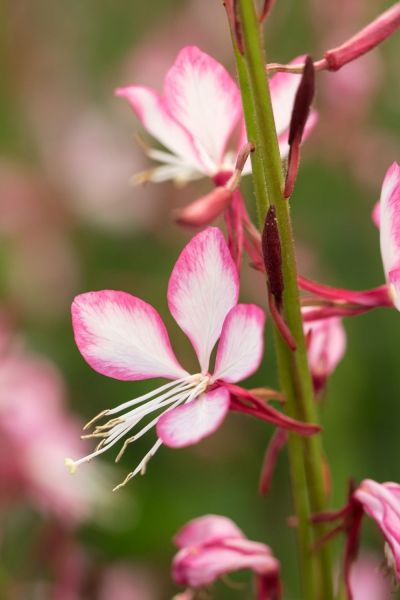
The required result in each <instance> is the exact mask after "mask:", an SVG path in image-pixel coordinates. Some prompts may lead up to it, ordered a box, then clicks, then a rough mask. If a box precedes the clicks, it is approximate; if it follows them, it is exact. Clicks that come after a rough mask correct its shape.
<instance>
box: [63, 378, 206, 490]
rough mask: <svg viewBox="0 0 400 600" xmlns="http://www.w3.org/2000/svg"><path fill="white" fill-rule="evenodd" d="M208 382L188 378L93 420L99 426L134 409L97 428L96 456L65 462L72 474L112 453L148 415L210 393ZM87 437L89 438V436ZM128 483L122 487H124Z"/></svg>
mask: <svg viewBox="0 0 400 600" xmlns="http://www.w3.org/2000/svg"><path fill="white" fill-rule="evenodd" d="M208 380H209V377H208V376H205V375H202V374H196V375H188V376H187V377H183V378H181V379H178V380H175V381H172V382H168V383H167V384H165V385H162V386H161V387H159V388H157V389H156V390H153V391H152V392H149V393H147V394H144V395H142V396H140V397H139V398H134V399H133V400H129V401H128V402H125V403H123V404H121V405H120V406H117V407H115V408H113V409H109V410H106V411H102V413H100V415H98V416H97V417H95V419H92V421H91V423H93V422H95V421H96V420H97V419H98V418H100V416H105V415H107V416H109V415H114V414H118V413H121V412H122V411H123V410H125V409H127V408H128V409H129V408H130V409H131V410H128V412H127V413H125V414H123V415H120V416H118V417H113V418H112V419H111V420H110V421H109V422H108V423H105V424H103V425H98V426H96V428H95V430H94V432H93V433H92V434H91V436H92V437H101V438H102V439H101V441H100V443H99V444H98V446H97V448H96V449H95V450H94V452H92V453H91V454H88V455H87V456H84V457H83V458H80V459H79V460H75V461H74V460H72V459H70V458H67V459H66V460H65V465H66V466H67V468H68V469H69V470H70V471H71V473H74V472H75V471H76V469H77V467H78V466H79V465H80V464H82V463H84V462H89V461H90V460H91V459H92V458H94V457H95V456H98V455H100V454H103V453H104V452H106V451H107V450H109V449H110V448H111V447H112V446H114V445H115V444H116V443H117V442H118V441H119V440H120V439H121V438H123V437H124V436H125V435H126V434H127V433H128V432H129V431H130V430H131V429H132V428H133V427H135V426H136V425H137V424H138V423H139V422H140V421H141V420H142V419H143V418H144V417H146V416H147V415H149V414H151V413H153V412H155V411H159V410H160V409H165V410H164V411H163V412H162V413H161V414H164V413H165V412H168V411H170V410H173V409H174V408H176V407H177V406H179V405H180V404H183V403H187V402H191V401H192V400H193V399H194V398H196V397H197V396H199V395H200V394H201V393H202V392H203V391H204V390H205V389H206V387H207V385H208ZM132 407H134V408H132ZM160 416H161V415H160V414H159V415H157V417H156V418H154V419H152V420H151V421H150V422H149V423H147V424H146V425H145V426H144V427H143V428H142V429H141V430H139V431H138V432H137V433H136V434H135V435H133V436H131V437H130V438H128V439H127V440H126V441H125V443H124V445H123V447H122V449H121V451H120V452H119V453H118V455H117V458H116V460H117V461H118V460H119V459H120V458H121V456H122V455H123V453H124V451H125V450H126V448H127V446H128V444H129V443H131V442H133V441H135V440H137V439H138V438H140V437H142V436H143V435H144V434H145V433H146V432H147V431H149V430H150V429H151V427H153V426H154V425H155V424H156V423H157V421H158V419H159V418H160ZM84 437H89V435H88V436H84ZM159 445H161V442H160V443H159V444H158V445H157V447H156V446H153V448H152V449H151V450H150V452H149V453H148V454H147V455H146V456H145V457H144V459H143V460H142V461H141V462H140V464H139V466H138V467H137V468H136V469H135V471H133V472H132V473H130V474H129V475H128V477H127V478H126V480H125V482H124V483H126V481H129V479H132V477H134V476H135V475H136V474H137V473H138V472H139V471H141V470H143V468H144V467H145V465H146V463H147V461H148V460H149V459H150V458H151V456H153V454H154V453H155V452H156V450H157V449H158V447H159ZM124 483H123V484H121V485H124ZM117 487H119V486H117Z"/></svg>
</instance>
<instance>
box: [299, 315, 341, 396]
mask: <svg viewBox="0 0 400 600" xmlns="http://www.w3.org/2000/svg"><path fill="white" fill-rule="evenodd" d="M309 310H310V309H309V308H307V309H303V314H306V313H307V311H309ZM304 334H305V336H306V340H307V353H308V363H309V365H310V371H311V375H312V378H313V383H314V389H315V390H316V391H320V390H321V389H322V388H323V387H324V386H325V383H326V381H327V379H328V377H329V376H330V375H331V373H333V371H334V370H335V369H336V367H337V365H338V363H339V362H340V361H341V360H342V358H343V356H344V353H345V351H346V332H345V329H344V327H343V323H342V320H341V319H340V318H338V317H331V318H328V319H320V320H318V321H311V322H310V321H306V322H305V323H304Z"/></svg>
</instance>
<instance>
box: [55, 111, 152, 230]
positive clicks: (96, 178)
mask: <svg viewBox="0 0 400 600" xmlns="http://www.w3.org/2000/svg"><path fill="white" fill-rule="evenodd" d="M49 161H50V164H49V168H51V169H52V176H53V178H54V180H55V183H56V184H57V185H58V186H60V184H61V185H62V187H63V189H64V190H66V191H67V194H68V202H69V208H70V209H71V208H72V209H73V210H74V211H75V212H76V213H77V214H78V215H79V216H80V217H81V218H83V219H85V220H86V221H89V222H91V223H94V224H95V225H98V226H100V227H106V228H107V229H114V230H118V231H123V230H125V229H126V230H128V229H129V231H130V232H132V228H136V229H139V228H143V227H146V226H148V225H149V224H151V223H153V222H154V221H155V219H156V215H157V212H158V211H159V208H160V202H161V201H162V200H161V199H157V197H156V196H155V194H154V191H153V190H152V188H151V187H142V188H141V189H140V190H137V191H136V192H135V194H134V196H133V194H132V186H130V185H129V179H130V178H131V176H132V173H133V172H134V171H135V170H138V169H141V168H143V166H144V164H143V162H144V158H143V155H142V152H141V150H140V148H139V147H138V146H137V147H133V148H132V143H131V139H130V138H129V136H126V138H125V137H124V135H123V134H122V132H120V131H119V127H118V123H112V121H111V118H110V119H107V118H106V116H105V114H104V113H103V112H102V111H101V110H99V109H96V108H95V107H90V106H89V107H88V106H84V107H83V108H82V110H81V111H80V112H79V115H74V117H72V118H70V119H69V121H68V124H67V125H66V131H65V132H64V134H63V136H62V140H61V144H60V145H59V147H58V149H57V148H56V149H54V151H53V152H52V154H51V155H50V156H49Z"/></svg>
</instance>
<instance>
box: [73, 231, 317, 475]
mask: <svg viewBox="0 0 400 600" xmlns="http://www.w3.org/2000/svg"><path fill="white" fill-rule="evenodd" d="M238 295H239V278H238V273H237V270H236V267H235V265H234V263H233V260H232V258H231V255H230V253H229V250H228V247H227V245H226V243H225V240H224V237H223V235H222V233H221V231H220V230H219V229H216V228H212V227H210V228H208V229H206V230H204V231H203V232H201V233H199V234H198V235H196V236H195V237H194V238H193V239H192V240H191V241H190V242H189V243H188V245H187V246H186V247H185V248H184V250H183V252H182V253H181V255H180V256H179V258H178V260H177V262H176V264H175V267H174V269H173V271H172V274H171V277H170V280H169V285H168V295H167V300H168V306H169V309H170V311H171V313H172V316H173V317H174V318H175V320H176V322H177V323H178V325H179V326H180V328H181V329H182V330H183V331H184V332H185V334H186V335H187V336H188V338H189V339H190V341H191V343H192V345H193V348H194V350H195V353H196V355H197V358H198V360H199V369H198V371H197V372H196V373H194V374H190V373H188V372H187V371H186V370H185V369H184V368H183V367H182V366H181V365H180V364H179V362H178V360H177V359H176V357H175V354H174V352H173V350H172V347H171V343H170V340H169V337H168V333H167V330H166V328H165V326H164V324H163V322H162V320H161V317H160V316H159V314H158V313H157V311H156V310H155V309H154V308H153V307H152V306H151V305H150V304H147V303H146V302H144V301H143V300H140V299H139V298H137V297H135V296H131V295H130V294H127V293H125V292H117V291H112V290H104V291H100V292H88V293H86V294H81V295H80V296H77V298H76V299H75V300H74V303H73V305H72V321H73V328H74V333H75V340H76V343H77V345H78V348H79V350H80V352H81V354H82V356H83V357H84V359H85V360H86V362H88V363H89V365H90V366H91V367H92V368H93V369H95V370H96V371H98V372H99V373H102V374H103V375H106V376H108V377H113V378H115V379H121V380H125V381H134V380H140V379H150V378H154V377H162V378H165V379H170V380H172V381H170V382H169V383H166V384H164V385H162V386H161V387H158V388H157V389H155V390H153V391H151V392H149V393H147V394H144V395H143V396H140V397H139V398H134V399H133V400H129V401H128V402H125V403H123V404H121V405H120V406H117V407H115V408H112V409H109V410H105V411H103V412H102V413H100V415H98V417H96V418H95V419H94V420H93V421H96V420H97V419H98V418H99V417H103V416H109V417H111V420H110V421H109V422H108V423H106V424H105V425H99V426H97V427H96V429H95V431H94V433H93V434H91V436H89V437H98V438H100V439H101V441H100V444H99V446H98V447H97V449H96V450H95V451H94V452H92V453H91V454H89V455H88V456H85V457H83V458H81V459H79V460H76V461H74V460H71V459H67V460H66V464H67V466H68V467H70V469H71V471H74V470H75V469H76V467H77V466H78V465H80V464H81V463H83V462H88V461H89V460H90V459H91V458H93V457H95V456H97V455H99V454H102V453H103V452H106V451H107V450H108V449H109V448H111V447H112V446H113V445H114V444H116V443H117V442H118V441H119V440H121V439H122V438H123V437H124V436H125V435H126V434H127V433H128V432H130V431H131V430H132V429H133V428H135V427H136V425H138V424H139V423H141V422H142V421H143V419H144V418H145V417H147V416H148V415H151V414H153V413H156V414H157V416H155V417H154V418H153V419H152V420H150V422H148V423H146V425H144V426H143V427H142V428H141V429H139V430H137V431H136V432H135V433H134V434H133V435H132V436H131V437H129V438H128V439H127V440H126V441H125V443H124V445H123V447H122V450H121V452H120V453H119V455H118V457H117V460H118V458H119V457H120V456H121V455H122V453H123V452H124V450H125V448H126V447H127V445H128V444H130V443H131V442H133V441H135V440H137V439H139V438H140V437H142V436H143V435H144V434H145V433H146V432H147V431H149V430H150V429H151V428H152V427H156V431H157V437H158V439H157V441H156V443H155V444H154V445H153V447H152V448H151V449H150V450H149V452H148V453H147V454H146V456H145V457H144V458H143V459H142V460H141V461H140V463H139V465H138V466H137V467H136V469H135V470H134V471H133V472H132V473H130V474H129V475H128V477H127V478H126V480H125V482H126V481H128V480H129V479H131V478H132V477H134V476H135V475H136V474H137V473H139V472H144V470H145V467H146V464H147V462H148V461H149V459H150V458H151V457H152V456H153V455H154V454H155V452H156V451H157V450H158V448H159V447H160V446H161V444H163V443H164V444H165V445H167V446H170V447H171V448H180V447H184V446H188V445H191V444H195V443H197V442H199V441H200V440H201V439H203V438H204V437H206V436H208V435H210V434H211V433H213V432H214V431H215V430H216V429H217V428H218V427H219V426H220V425H221V423H222V421H223V420H224V418H225V416H226V414H227V412H228V410H229V408H230V407H231V408H232V409H233V410H239V411H242V412H246V413H248V414H252V415H254V416H257V417H259V418H262V419H265V420H267V421H269V422H271V423H274V424H276V425H278V426H280V427H284V428H289V429H293V430H295V431H298V432H299V433H302V434H304V435H311V434H312V433H315V432H316V431H318V430H319V428H318V426H314V425H310V424H302V423H299V422H297V421H294V420H292V419H290V418H289V417H286V416H285V415H283V414H282V413H280V412H279V411H277V410H275V409H273V408H272V407H270V406H268V405H267V404H265V403H263V402H262V401H261V400H258V399H257V398H256V397H254V396H253V395H252V394H251V393H250V392H249V391H247V390H244V389H243V388H241V387H239V386H237V385H234V384H235V383H236V382H238V381H241V380H242V379H244V378H246V377H248V376H249V375H251V374H252V373H254V371H256V369H257V368H258V366H259V364H260V361H261V358H262V354H263V330H264V321H265V315H264V312H263V311H262V310H261V309H260V308H259V307H258V306H255V305H253V304H238V303H237V302H238ZM218 339H219V344H218V350H217V353H216V358H215V366H214V370H213V373H211V372H210V356H211V353H212V351H213V348H214V346H215V344H216V342H217V340H218ZM93 421H92V422H93ZM125 482H124V483H125Z"/></svg>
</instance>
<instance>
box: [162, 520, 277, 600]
mask: <svg viewBox="0 0 400 600" xmlns="http://www.w3.org/2000/svg"><path fill="white" fill-rule="evenodd" d="M174 542H175V544H176V545H177V546H178V548H179V551H178V553H177V554H176V556H175V558H174V560H173V564H172V576H173V578H174V580H175V581H176V583H178V584H180V585H188V586H190V587H193V588H197V587H202V586H206V585H209V584H211V583H213V582H214V581H216V579H218V577H220V576H221V575H224V574H226V573H232V572H233V571H238V570H240V569H251V570H252V571H254V573H255V574H256V577H257V580H258V594H257V598H258V599H259V600H262V599H263V598H273V599H278V598H280V596H281V586H280V581H279V562H278V561H277V559H276V558H275V557H274V556H273V554H272V552H271V549H270V548H269V547H268V546H266V545H265V544H261V543H260V542H253V541H251V540H248V539H247V538H246V537H245V536H244V534H243V533H242V532H241V531H240V529H239V528H238V527H237V526H236V525H235V524H234V523H233V521H231V520H230V519H227V518H226V517H222V516H218V515H207V516H204V517H199V518H197V519H193V521H190V522H189V523H187V525H185V526H184V527H183V528H182V529H181V530H180V531H179V532H178V533H177V535H176V536H175V538H174Z"/></svg>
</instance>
